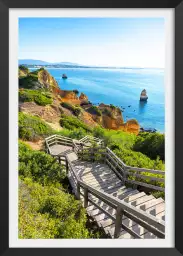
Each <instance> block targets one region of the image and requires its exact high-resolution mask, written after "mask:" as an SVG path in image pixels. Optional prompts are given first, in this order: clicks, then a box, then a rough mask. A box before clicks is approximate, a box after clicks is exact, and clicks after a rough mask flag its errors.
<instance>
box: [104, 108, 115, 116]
mask: <svg viewBox="0 0 183 256" xmlns="http://www.w3.org/2000/svg"><path fill="white" fill-rule="evenodd" d="M102 114H104V115H106V116H108V117H111V118H113V113H112V111H111V110H110V109H108V108H104V109H102Z"/></svg>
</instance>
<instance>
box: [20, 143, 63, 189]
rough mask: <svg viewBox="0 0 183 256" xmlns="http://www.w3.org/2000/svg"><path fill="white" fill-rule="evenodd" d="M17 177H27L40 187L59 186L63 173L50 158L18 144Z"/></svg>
mask: <svg viewBox="0 0 183 256" xmlns="http://www.w3.org/2000/svg"><path fill="white" fill-rule="evenodd" d="M19 176H20V177H22V178H26V177H29V178H31V179H32V180H33V181H36V182H39V183H41V184H42V185H48V184H52V185H53V184H55V185H59V184H60V182H61V181H62V180H63V179H64V178H65V172H64V171H63V170H62V169H61V165H60V164H59V163H58V162H57V161H56V159H55V158H53V157H52V156H50V155H48V154H46V153H44V152H40V151H35V150H32V149H30V148H29V147H27V145H25V144H24V143H22V142H19Z"/></svg>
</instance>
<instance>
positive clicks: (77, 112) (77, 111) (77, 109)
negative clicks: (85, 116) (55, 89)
mask: <svg viewBox="0 0 183 256" xmlns="http://www.w3.org/2000/svg"><path fill="white" fill-rule="evenodd" d="M61 106H62V107H63V108H66V109H68V110H70V111H71V112H72V113H73V114H74V115H75V116H79V115H80V114H81V111H82V109H81V108H80V107H78V106H74V105H72V104H70V103H68V102H62V103H61Z"/></svg>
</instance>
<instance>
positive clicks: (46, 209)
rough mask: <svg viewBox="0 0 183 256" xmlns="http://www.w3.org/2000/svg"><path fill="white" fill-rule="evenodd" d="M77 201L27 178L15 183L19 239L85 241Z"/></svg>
mask: <svg viewBox="0 0 183 256" xmlns="http://www.w3.org/2000/svg"><path fill="white" fill-rule="evenodd" d="M86 220H87V219H86V211H85V209H84V208H82V206H81V203H80V201H78V200H75V199H74V196H72V195H70V194H67V193H65V192H64V191H62V190H60V189H57V188H55V187H53V186H44V187H43V186H42V185H40V184H38V183H34V182H33V181H32V180H31V179H30V178H25V179H24V180H23V181H22V180H19V238H23V239H25V238H32V239H38V238H40V239H43V238H73V239H74V238H89V237H90V234H89V232H88V230H87V229H86Z"/></svg>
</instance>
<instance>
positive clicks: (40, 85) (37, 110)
mask: <svg viewBox="0 0 183 256" xmlns="http://www.w3.org/2000/svg"><path fill="white" fill-rule="evenodd" d="M19 87H20V92H21V88H23V90H24V91H25V93H27V94H28V96H29V97H23V100H20V104H19V110H20V111H22V112H26V113H29V114H33V115H36V116H39V117H41V118H42V119H44V120H45V121H46V122H49V123H51V124H53V125H56V126H59V119H60V117H61V114H65V115H66V116H72V115H73V116H77V118H78V119H80V120H82V121H83V122H84V123H85V124H87V125H88V126H90V127H96V126H98V125H101V126H102V127H104V128H106V129H113V130H123V131H126V132H131V133H135V134H138V133H139V130H140V126H139V124H138V122H137V121H136V120H134V119H132V120H128V121H127V122H126V123H124V120H123V115H122V112H121V110H120V109H119V108H118V107H115V106H113V105H112V104H111V105H106V104H103V103H101V104H100V105H99V106H94V105H93V104H92V103H91V102H89V100H88V97H87V95H85V94H84V93H82V92H81V94H80V96H78V94H79V92H78V91H77V90H73V91H71V90H61V89H60V88H59V86H58V84H57V82H56V80H55V79H54V78H53V77H52V76H51V75H50V74H49V72H48V71H46V70H45V69H43V68H41V69H38V70H35V71H33V72H29V70H28V69H26V68H24V67H23V68H19ZM25 88H26V89H31V90H32V91H31V90H27V91H26V90H25ZM37 89H46V90H48V91H49V92H50V93H51V94H50V96H49V95H48V96H49V97H50V99H51V100H49V99H46V101H45V97H46V96H47V95H42V94H44V93H45V92H44V91H43V92H38V91H37V93H36V95H37V94H38V95H37V96H36V97H38V99H37V98H35V97H32V94H33V92H34V91H33V90H37ZM24 91H23V92H24ZM25 93H24V94H25ZM19 94H20V95H21V93H19ZM29 94H30V95H29ZM24 96H25V95H24ZM30 96H31V97H30ZM34 96H35V95H34ZM43 96H45V97H44V99H43ZM48 96H47V97H48ZM43 101H44V102H43ZM39 103H40V104H39ZM42 103H44V104H42ZM63 103H64V104H63ZM40 105H41V106H40ZM76 110H77V111H76Z"/></svg>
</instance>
